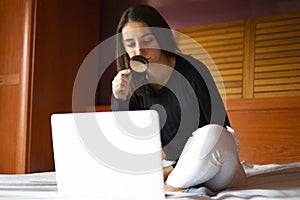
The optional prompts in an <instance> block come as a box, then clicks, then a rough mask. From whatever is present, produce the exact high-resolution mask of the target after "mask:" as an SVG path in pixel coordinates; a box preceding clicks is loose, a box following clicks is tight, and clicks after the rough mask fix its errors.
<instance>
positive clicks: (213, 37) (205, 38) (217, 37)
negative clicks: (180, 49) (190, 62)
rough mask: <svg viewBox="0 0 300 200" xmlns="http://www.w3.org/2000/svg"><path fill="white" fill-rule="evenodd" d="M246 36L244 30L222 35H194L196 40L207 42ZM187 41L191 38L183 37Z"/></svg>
mask: <svg viewBox="0 0 300 200" xmlns="http://www.w3.org/2000/svg"><path fill="white" fill-rule="evenodd" d="M243 36H244V33H243V32H236V33H225V34H221V35H209V36H201V37H194V38H193V39H194V40H195V41H196V42H199V43H200V44H201V42H205V41H217V40H226V39H232V38H241V37H243ZM186 41H189V39H185V38H184V39H182V40H181V42H182V43H185V42H186Z"/></svg>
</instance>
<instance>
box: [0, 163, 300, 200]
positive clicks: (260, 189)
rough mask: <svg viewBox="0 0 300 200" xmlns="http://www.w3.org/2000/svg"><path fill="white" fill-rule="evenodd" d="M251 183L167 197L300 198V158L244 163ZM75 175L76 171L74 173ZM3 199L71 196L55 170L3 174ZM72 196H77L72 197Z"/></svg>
mask: <svg viewBox="0 0 300 200" xmlns="http://www.w3.org/2000/svg"><path fill="white" fill-rule="evenodd" d="M242 164H243V166H244V168H245V170H246V173H247V176H248V186H247V187H244V188H239V189H235V190H223V191H221V192H218V193H216V194H214V195H213V196H208V195H197V194H184V193H170V194H169V195H168V196H167V199H190V200H195V199H299V198H300V162H295V163H289V164H266V165H256V164H249V163H246V162H243V163H242ZM74 176H76V175H74ZM0 199H1V200H2V199H3V200H17V199H20V200H26V199H49V200H51V199H53V200H56V199H68V198H66V197H63V196H60V195H59V194H58V192H57V188H56V177H55V172H42V173H33V174H22V175H0ZM72 199H76V198H74V197H72Z"/></svg>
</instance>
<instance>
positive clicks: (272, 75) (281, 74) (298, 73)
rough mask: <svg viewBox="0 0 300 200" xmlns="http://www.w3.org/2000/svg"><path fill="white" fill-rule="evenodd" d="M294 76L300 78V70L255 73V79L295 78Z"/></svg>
mask: <svg viewBox="0 0 300 200" xmlns="http://www.w3.org/2000/svg"><path fill="white" fill-rule="evenodd" d="M293 76H300V70H298V69H296V70H288V71H278V72H265V73H255V79H264V78H280V77H293Z"/></svg>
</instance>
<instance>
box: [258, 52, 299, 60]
mask: <svg viewBox="0 0 300 200" xmlns="http://www.w3.org/2000/svg"><path fill="white" fill-rule="evenodd" d="M299 56H300V50H292V51H290V50H287V51H283V52H282V51H281V52H272V53H260V54H255V60H263V59H274V58H285V57H299Z"/></svg>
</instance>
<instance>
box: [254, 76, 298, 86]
mask: <svg viewBox="0 0 300 200" xmlns="http://www.w3.org/2000/svg"><path fill="white" fill-rule="evenodd" d="M288 83H300V77H284V78H272V79H262V80H261V79H257V80H254V85H258V86H259V85H270V84H277V85H278V84H288Z"/></svg>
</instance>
